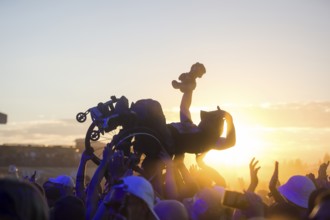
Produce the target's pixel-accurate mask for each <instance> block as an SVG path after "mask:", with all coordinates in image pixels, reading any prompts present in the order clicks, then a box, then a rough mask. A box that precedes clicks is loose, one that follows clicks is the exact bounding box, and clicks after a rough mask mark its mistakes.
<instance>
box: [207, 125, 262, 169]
mask: <svg viewBox="0 0 330 220" xmlns="http://www.w3.org/2000/svg"><path fill="white" fill-rule="evenodd" d="M262 146H263V141H262V140H260V139H258V138H257V137H256V135H254V134H253V132H252V131H251V130H250V129H249V127H245V126H240V125H236V145H235V146H234V147H232V148H229V149H226V150H222V151H217V150H212V151H210V152H208V153H207V155H206V156H205V158H204V161H205V162H206V163H208V164H209V165H211V166H217V165H219V164H221V165H225V166H226V167H227V166H234V167H239V166H247V165H248V164H249V162H250V161H251V159H252V158H253V157H256V158H260V157H262V156H263V155H262Z"/></svg>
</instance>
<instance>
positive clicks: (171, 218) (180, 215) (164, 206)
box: [154, 200, 189, 220]
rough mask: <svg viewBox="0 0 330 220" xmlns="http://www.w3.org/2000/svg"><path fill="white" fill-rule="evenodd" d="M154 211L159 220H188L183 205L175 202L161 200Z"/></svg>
mask: <svg viewBox="0 0 330 220" xmlns="http://www.w3.org/2000/svg"><path fill="white" fill-rule="evenodd" d="M154 210H155V212H156V214H157V215H158V217H159V219H160V220H188V219H189V217H188V212H187V210H186V208H185V207H184V205H183V204H182V203H181V202H179V201H176V200H162V201H160V202H158V203H157V204H156V205H155V207H154Z"/></svg>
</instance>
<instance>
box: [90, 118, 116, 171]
mask: <svg viewBox="0 0 330 220" xmlns="http://www.w3.org/2000/svg"><path fill="white" fill-rule="evenodd" d="M120 129H121V126H118V127H117V128H115V129H112V130H111V131H109V132H104V131H100V130H99V128H98V126H97V125H96V124H95V123H94V122H93V123H92V124H91V125H90V126H89V128H88V130H87V132H86V136H85V149H86V150H87V151H89V152H91V153H93V155H94V157H93V159H92V161H93V162H94V163H95V164H96V165H99V164H100V162H101V159H102V153H103V149H104V147H105V146H106V145H107V144H108V143H110V142H111V141H112V139H113V137H114V136H115V135H117V134H118V133H119V131H120Z"/></svg>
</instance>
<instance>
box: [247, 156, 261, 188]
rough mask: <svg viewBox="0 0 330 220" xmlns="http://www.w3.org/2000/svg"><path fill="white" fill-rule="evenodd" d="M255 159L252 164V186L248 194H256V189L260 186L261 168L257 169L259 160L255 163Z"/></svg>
mask: <svg viewBox="0 0 330 220" xmlns="http://www.w3.org/2000/svg"><path fill="white" fill-rule="evenodd" d="M254 160H255V158H253V159H252V160H251V162H250V166H249V167H250V186H249V188H248V189H247V191H248V192H254V191H255V189H256V188H257V186H258V183H259V179H258V171H259V169H260V166H259V167H257V168H256V166H257V164H258V162H259V161H258V160H257V161H254Z"/></svg>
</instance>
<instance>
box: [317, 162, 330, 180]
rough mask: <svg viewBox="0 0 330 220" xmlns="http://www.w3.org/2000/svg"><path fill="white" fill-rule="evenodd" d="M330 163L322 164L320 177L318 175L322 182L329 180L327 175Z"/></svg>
mask: <svg viewBox="0 0 330 220" xmlns="http://www.w3.org/2000/svg"><path fill="white" fill-rule="evenodd" d="M329 162H330V161H328V162H327V163H322V164H321V165H320V167H319V171H318V173H319V175H318V179H322V180H327V179H328V175H327V169H328V166H329Z"/></svg>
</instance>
